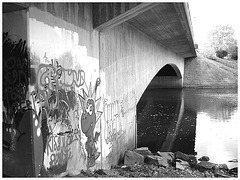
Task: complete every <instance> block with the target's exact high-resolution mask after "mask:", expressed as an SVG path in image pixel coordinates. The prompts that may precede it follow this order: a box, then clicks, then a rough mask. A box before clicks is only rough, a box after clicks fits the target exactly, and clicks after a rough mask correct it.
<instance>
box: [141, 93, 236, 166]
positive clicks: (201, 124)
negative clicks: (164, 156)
mask: <svg viewBox="0 0 240 180" xmlns="http://www.w3.org/2000/svg"><path fill="white" fill-rule="evenodd" d="M237 109H238V106H237V90H236V89H183V90H180V89H149V90H147V91H145V93H144V94H143V96H142V97H141V99H140V101H139V103H138V105H137V146H138V147H146V146H147V147H149V149H150V150H151V151H152V152H156V151H171V152H176V151H181V152H184V153H186V154H194V155H196V157H197V158H200V157H201V156H203V155H206V156H208V157H209V158H210V161H211V162H214V163H226V164H227V165H228V166H229V168H231V167H235V166H237V163H229V162H228V161H229V160H232V159H237V158H238V157H237V156H238V149H237V147H238V135H239V132H238V131H239V128H238V123H237V119H239V116H238V112H237ZM237 117H238V118H237Z"/></svg>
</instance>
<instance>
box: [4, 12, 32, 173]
mask: <svg viewBox="0 0 240 180" xmlns="http://www.w3.org/2000/svg"><path fill="white" fill-rule="evenodd" d="M6 33H7V34H6ZM27 33H28V31H27V11H25V10H22V11H16V12H11V13H4V14H3V36H2V37H3V39H2V40H3V46H2V47H3V64H2V65H3V67H2V68H3V69H2V70H3V71H2V72H3V86H2V93H3V94H2V95H3V99H2V105H3V106H2V111H3V113H2V114H3V117H2V121H3V123H2V125H3V127H2V128H3V129H2V132H3V140H2V145H3V149H2V153H3V154H2V157H3V174H4V175H12V176H31V175H32V174H33V165H32V146H31V134H32V129H31V121H30V120H29V119H30V111H29V110H28V104H29V97H28V93H29V91H28V85H29V65H30V63H29V62H30V60H29V54H28V52H27V50H28V49H27V42H26V40H27Z"/></svg>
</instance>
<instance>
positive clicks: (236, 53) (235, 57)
mask: <svg viewBox="0 0 240 180" xmlns="http://www.w3.org/2000/svg"><path fill="white" fill-rule="evenodd" d="M231 59H233V60H238V47H237V46H236V47H235V49H234V51H233V52H232V54H231Z"/></svg>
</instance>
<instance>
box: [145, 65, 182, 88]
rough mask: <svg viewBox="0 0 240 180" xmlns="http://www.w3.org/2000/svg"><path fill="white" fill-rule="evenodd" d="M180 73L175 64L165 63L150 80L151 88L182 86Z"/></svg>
mask: <svg viewBox="0 0 240 180" xmlns="http://www.w3.org/2000/svg"><path fill="white" fill-rule="evenodd" d="M182 83H183V81H182V74H181V72H180V70H179V68H178V67H177V66H176V65H175V64H172V63H170V64H166V65H165V66H163V67H162V68H161V69H160V70H159V71H158V72H157V74H156V75H155V76H154V77H153V79H152V80H151V82H150V84H149V86H150V87H151V88H182Z"/></svg>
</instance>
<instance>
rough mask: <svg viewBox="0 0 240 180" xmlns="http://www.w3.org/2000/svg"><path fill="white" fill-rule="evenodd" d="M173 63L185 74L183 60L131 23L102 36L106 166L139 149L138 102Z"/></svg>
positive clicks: (104, 151)
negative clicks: (162, 70) (162, 69)
mask: <svg viewBox="0 0 240 180" xmlns="http://www.w3.org/2000/svg"><path fill="white" fill-rule="evenodd" d="M169 63H171V64H174V65H175V66H176V67H178V69H179V71H180V73H181V74H183V71H184V59H183V58H181V57H179V56H178V55H176V54H174V53H172V52H171V51H169V50H168V49H165V48H163V47H161V46H160V45H158V44H157V43H156V42H155V41H154V40H152V39H149V38H148V37H147V36H146V35H144V34H143V33H141V32H140V31H138V30H136V29H135V28H133V27H132V26H130V25H129V24H127V23H124V24H122V25H119V26H118V27H115V28H113V29H111V30H107V31H103V32H101V33H100V78H101V88H100V94H101V96H102V97H103V98H104V99H103V101H104V103H105V104H104V111H103V119H102V128H103V129H102V132H104V139H103V141H102V147H103V148H102V149H103V152H102V154H103V157H106V160H105V159H104V161H103V162H108V163H111V164H116V163H117V162H118V161H119V157H123V155H124V151H125V150H127V149H132V148H134V147H135V141H136V140H135V133H136V118H135V116H136V105H137V102H138V100H139V99H140V97H141V96H142V94H143V92H144V90H145V89H146V87H147V86H148V85H149V83H150V82H151V80H152V78H153V77H154V76H155V75H156V74H157V72H158V71H159V70H160V69H161V68H162V67H163V66H165V65H166V64H169ZM105 166H107V164H104V165H103V167H105Z"/></svg>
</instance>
